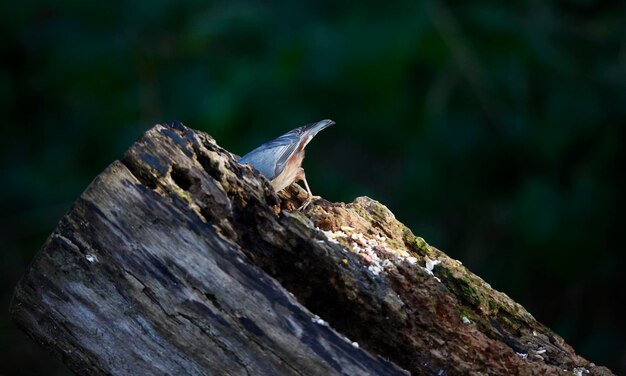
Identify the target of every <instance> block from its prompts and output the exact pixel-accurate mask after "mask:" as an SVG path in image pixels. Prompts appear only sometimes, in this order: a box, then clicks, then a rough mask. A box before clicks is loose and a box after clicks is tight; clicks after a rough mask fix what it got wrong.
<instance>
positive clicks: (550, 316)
mask: <svg viewBox="0 0 626 376" xmlns="http://www.w3.org/2000/svg"><path fill="white" fill-rule="evenodd" d="M383 3H385V2H377V1H361V2H352V3H343V4H339V3H336V2H335V1H315V2H293V3H292V2H289V1H284V2H252V1H250V2H244V1H220V2H217V1H212V2H211V1H209V2H206V1H189V2H184V3H179V2H174V1H162V0H153V1H129V2H125V3H120V2H94V3H93V4H92V3H91V2H77V1H67V0H61V1H56V2H55V3H54V4H46V3H44V2H37V1H19V2H17V1H15V2H9V1H3V2H1V3H0V4H1V5H0V30H1V33H2V34H1V39H0V52H1V54H2V59H1V60H0V67H1V69H0V113H1V114H2V137H0V143H1V155H0V172H1V176H2V181H1V184H0V197H1V201H0V203H1V207H0V218H1V223H0V231H1V236H2V243H1V251H0V287H1V289H0V374H6V375H68V374H70V372H69V371H67V369H65V368H64V367H63V366H62V365H61V364H60V363H59V362H58V361H56V360H54V359H52V358H51V357H50V356H49V355H47V353H46V352H45V351H44V350H42V349H40V348H39V347H38V346H37V345H35V344H34V343H33V342H32V341H30V340H29V339H28V338H27V337H26V336H25V335H23V334H22V333H21V332H20V331H19V330H18V329H17V328H16V327H15V326H14V325H13V324H12V323H11V321H10V319H9V317H8V312H7V307H8V304H9V301H10V297H11V293H12V289H13V287H14V285H15V284H16V282H17V280H18V279H19V277H20V275H21V274H22V273H23V271H24V270H25V268H26V267H27V265H28V262H29V260H30V259H31V258H32V256H33V255H34V253H35V252H36V251H37V250H38V248H39V247H40V246H41V245H42V243H43V242H44V240H45V238H46V237H47V235H48V234H50V232H51V231H52V230H53V229H54V226H55V224H56V222H57V221H58V220H59V218H60V217H61V216H62V215H63V213H64V212H65V211H66V210H67V209H68V208H69V206H70V204H71V203H72V202H73V201H74V200H75V199H76V198H77V197H78V195H79V194H80V193H81V191H82V190H83V189H84V188H85V187H86V186H87V185H88V184H89V182H90V181H91V180H92V179H93V178H94V177H95V176H96V175H97V174H98V173H99V172H100V171H102V170H103V169H104V168H105V167H106V166H107V165H108V164H109V163H110V162H112V161H113V160H115V159H117V158H119V157H120V156H121V154H122V153H123V151H124V150H126V148H128V147H129V146H130V145H131V143H132V142H133V141H134V140H136V139H137V138H138V137H139V136H140V135H141V134H142V133H143V132H144V131H145V130H147V129H148V128H150V127H151V126H152V125H153V124H155V123H157V122H166V121H172V120H180V121H182V122H184V123H185V124H186V125H188V126H190V127H193V128H197V129H201V130H204V131H206V132H208V133H210V134H211V135H213V136H214V137H215V138H216V140H217V141H218V143H219V144H220V145H222V146H224V147H226V148H227V149H229V150H230V151H232V152H234V153H237V154H244V153H246V152H247V151H249V150H251V149H252V148H253V147H255V146H257V145H259V144H261V143H262V142H265V141H267V140H269V139H271V138H274V137H275V136H278V135H280V134H282V133H284V132H286V131H288V130H290V129H292V128H295V127H297V126H300V125H303V124H305V123H308V122H311V121H315V120H320V119H323V118H331V119H334V120H335V121H336V122H337V125H336V126H334V127H332V128H329V129H327V130H325V131H323V132H322V133H320V134H319V135H318V137H317V138H316V139H315V140H314V141H313V142H312V143H311V144H310V145H309V147H308V148H307V150H308V153H307V155H308V157H307V159H306V160H305V163H304V165H305V168H306V170H307V176H308V180H309V183H310V185H311V187H312V190H313V192H314V193H316V194H320V195H322V196H323V197H325V198H327V199H330V200H333V201H351V200H352V199H354V198H355V197H357V196H360V195H368V196H371V197H373V198H375V199H377V200H379V201H381V202H383V203H384V204H386V205H387V206H388V207H389V208H390V209H391V210H392V211H394V212H395V213H396V216H397V217H398V218H399V219H400V220H401V221H403V222H404V223H406V224H407V225H408V226H409V227H411V228H412V229H413V232H414V233H415V234H417V235H420V236H422V237H424V238H425V239H426V240H427V241H428V242H429V243H430V244H432V245H434V246H436V247H438V248H440V249H442V250H444V251H446V252H447V253H448V254H450V255H451V256H452V257H455V258H457V259H460V260H461V261H463V263H464V264H465V265H466V266H468V267H469V268H470V269H471V270H472V271H474V272H475V273H477V274H478V275H480V276H482V277H483V278H484V279H485V280H486V281H487V282H489V283H490V284H491V285H492V286H493V287H494V288H496V289H499V290H501V291H504V292H506V293H507V294H508V295H510V296H511V297H512V298H514V299H515V300H517V301H518V302H520V303H521V304H523V305H524V306H525V307H526V308H527V309H528V310H529V311H530V312H531V313H532V314H533V315H535V317H536V318H537V319H538V320H540V321H541V322H543V323H545V324H546V325H548V326H550V327H551V328H553V329H554V330H556V332H558V333H559V334H560V335H562V336H563V337H564V338H565V339H566V340H567V341H568V342H569V343H570V344H572V345H573V346H574V348H576V349H577V351H578V352H579V353H580V354H582V355H583V356H585V357H587V358H589V359H590V360H592V361H594V362H596V363H599V364H603V365H606V366H609V367H610V368H611V369H612V370H613V371H614V372H617V373H626V340H625V333H626V315H625V314H624V311H622V310H620V308H621V307H623V303H625V297H626V293H625V292H624V290H625V288H626V283H625V282H626V277H625V274H624V266H625V264H626V263H625V255H624V243H625V240H626V239H625V237H624V220H623V218H624V212H625V207H624V206H625V205H624V200H622V199H621V196H622V194H624V193H625V192H626V190H625V186H624V179H623V176H624V173H625V171H624V168H625V166H626V164H625V159H626V155H625V152H624V141H623V140H624V139H625V138H626V137H625V135H624V133H625V132H624V127H625V126H626V6H625V5H624V2H617V1H616V2H602V3H600V2H594V1H587V0H578V1H539V0H536V1H527V2H516V1H445V2H443V1H434V0H433V1H426V2H419V1H415V0H409V1H405V2H394V3H389V2H387V3H386V4H384V5H383ZM357 4H358V5H357Z"/></svg>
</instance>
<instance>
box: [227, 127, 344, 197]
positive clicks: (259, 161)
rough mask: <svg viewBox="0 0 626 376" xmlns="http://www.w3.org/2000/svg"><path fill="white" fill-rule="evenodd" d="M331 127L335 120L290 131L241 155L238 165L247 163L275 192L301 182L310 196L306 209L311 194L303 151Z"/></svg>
mask: <svg viewBox="0 0 626 376" xmlns="http://www.w3.org/2000/svg"><path fill="white" fill-rule="evenodd" d="M333 124H335V122H334V121H332V120H328V119H327V120H322V121H318V122H317V123H312V124H307V125H305V126H302V127H299V128H296V129H293V130H291V131H289V132H287V133H285V134H284V135H282V136H280V137H278V138H276V139H274V140H272V141H269V142H266V143H265V144H263V145H261V146H259V147H258V148H256V149H254V150H252V151H251V152H249V153H248V154H246V155H244V156H243V157H241V159H239V163H240V164H249V165H250V166H252V167H254V169H256V170H257V171H259V172H260V173H262V174H263V175H264V176H265V177H266V178H267V179H268V180H269V181H270V183H271V184H272V187H273V188H274V190H275V191H276V192H279V191H281V190H283V189H284V188H286V187H288V186H289V185H291V184H292V183H293V182H295V181H297V180H302V181H303V182H304V185H305V187H306V190H307V192H308V194H309V199H308V200H307V202H305V203H304V205H303V206H302V207H306V206H307V205H308V204H309V203H310V201H311V199H312V197H313V194H312V193H311V190H310V189H309V184H308V183H307V181H306V177H305V175H304V170H303V169H302V167H301V165H302V160H303V159H304V148H305V146H306V145H307V144H308V143H309V142H310V141H311V139H312V138H313V137H315V135H316V134H317V133H318V132H319V131H321V130H322V129H324V128H327V127H329V126H331V125H333Z"/></svg>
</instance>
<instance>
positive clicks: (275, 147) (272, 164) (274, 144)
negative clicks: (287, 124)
mask: <svg viewBox="0 0 626 376" xmlns="http://www.w3.org/2000/svg"><path fill="white" fill-rule="evenodd" d="M299 141H300V137H299V136H298V135H297V134H293V133H291V132H289V133H287V134H284V135H282V136H280V137H278V138H277V139H274V140H272V141H269V142H267V143H265V144H263V145H261V146H259V147H258V148H256V149H254V150H252V151H251V152H249V153H248V154H246V155H244V156H243V157H241V159H240V160H239V163H240V164H249V165H251V166H252V167H254V168H255V169H256V170H258V171H259V172H261V173H262V174H263V175H265V177H266V178H268V179H269V180H272V179H274V178H275V177H276V176H278V175H279V174H280V173H281V172H282V170H283V168H285V165H286V164H287V162H288V161H289V158H291V156H292V155H293V153H295V152H296V149H297V147H298V144H299Z"/></svg>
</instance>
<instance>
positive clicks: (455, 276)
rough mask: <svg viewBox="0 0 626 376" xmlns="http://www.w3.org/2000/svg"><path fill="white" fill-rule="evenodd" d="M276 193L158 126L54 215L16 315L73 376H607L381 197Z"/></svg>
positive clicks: (180, 129)
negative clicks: (308, 198)
mask: <svg viewBox="0 0 626 376" xmlns="http://www.w3.org/2000/svg"><path fill="white" fill-rule="evenodd" d="M304 197H305V195H304V191H303V190H302V189H300V188H299V187H298V186H296V185H293V186H292V187H290V188H288V189H287V190H286V191H284V192H282V193H281V194H280V195H277V194H276V193H275V192H274V191H273V190H272V188H271V186H270V185H269V182H268V181H267V180H266V179H264V178H263V177H262V176H260V175H259V174H258V173H257V172H255V171H253V170H252V169H251V168H249V167H247V166H240V165H239V164H237V162H236V157H235V156H233V155H232V154H230V153H228V152H227V151H226V150H224V149H222V148H220V147H219V146H218V145H217V144H216V143H215V141H214V140H213V139H212V138H211V137H210V136H208V135H206V134H204V133H202V132H198V131H194V130H191V129H189V128H186V127H184V126H182V125H180V124H177V125H173V126H162V125H157V126H155V127H154V128H152V129H151V130H149V131H148V132H146V134H145V135H144V136H143V137H142V138H141V139H140V140H139V141H138V142H136V143H135V144H134V145H133V146H132V147H131V148H130V149H129V150H128V151H127V152H126V154H125V155H124V157H123V158H122V160H121V161H116V162H114V163H113V164H111V165H110V166H109V167H108V168H107V169H106V170H105V171H104V172H103V173H101V174H100V175H99V176H98V177H97V178H96V179H95V180H94V181H93V182H92V183H91V185H90V186H89V187H88V188H87V190H86V191H85V192H84V193H83V194H82V195H81V197H80V198H79V199H78V200H77V201H76V203H75V204H74V205H73V207H72V208H71V209H70V211H69V212H68V213H67V214H66V215H65V216H64V217H63V218H62V219H61V221H60V222H59V224H58V227H57V228H56V230H55V231H54V232H53V234H52V235H51V236H50V238H49V239H48V240H47V242H46V243H45V245H44V246H43V248H42V249H41V250H40V251H39V253H38V254H37V255H36V257H35V259H34V260H33V262H32V265H31V266H30V268H29V270H28V271H27V273H26V274H25V276H24V277H23V278H22V280H21V281H20V283H19V285H18V286H17V288H16V290H15V295H14V298H13V301H12V305H11V311H12V315H13V317H14V319H15V320H16V321H17V322H18V324H19V325H20V326H21V327H22V328H23V329H24V330H25V331H26V332H27V333H28V334H29V335H30V336H31V337H32V338H33V339H34V340H35V341H37V342H38V343H41V344H42V345H44V346H46V347H47V348H49V349H50V350H51V351H52V352H54V353H55V354H57V355H58V356H59V357H61V358H62V359H63V361H64V362H65V363H66V364H67V365H68V366H69V367H70V368H71V369H72V370H73V371H74V372H76V373H77V374H79V375H143V374H171V375H211V374H216V375H222V374H229V375H335V374H337V375H340V374H342V375H402V374H414V375H421V374H425V375H456V374H474V375H479V374H483V375H484V374H489V375H511V374H519V375H535V374H536V375H568V374H569V375H571V374H580V375H584V374H591V375H610V374H611V372H610V371H609V370H608V369H607V368H604V367H599V366H595V365H594V364H592V363H589V362H588V361H587V360H585V359H583V358H582V357H580V356H578V355H576V353H575V352H574V350H573V349H572V348H571V347H570V346H569V345H567V344H566V343H565V342H564V341H563V339H562V338H560V337H559V336H558V335H556V334H555V333H553V332H552V331H551V330H550V329H548V328H547V327H545V326H543V325H541V324H540V323H538V322H537V321H536V320H535V319H534V318H533V317H532V316H531V315H530V314H529V313H528V312H527V311H526V310H524V308H523V307H521V306H520V305H519V304H517V303H515V302H514V301H512V300H511V299H510V298H508V297H507V296H506V295H505V294H503V293H500V292H497V291H495V290H493V289H492V288H491V287H490V286H489V285H488V284H486V283H485V282H484V281H483V280H482V279H480V278H479V277H477V276H476V275H474V274H472V273H471V272H469V271H468V270H467V269H466V268H465V267H463V266H462V265H461V263H460V262H458V261H456V260H453V259H451V258H449V257H448V256H446V255H445V254H444V253H443V252H441V251H439V250H437V249H436V248H434V247H432V246H429V245H428V244H427V243H426V242H425V241H424V240H423V239H422V238H419V237H416V236H414V235H413V234H412V233H411V231H410V230H409V229H408V228H406V227H405V226H404V225H402V224H401V223H399V222H398V221H397V220H396V219H395V218H394V216H393V214H392V213H391V212H390V211H389V210H388V209H387V208H386V207H384V206H383V205H381V204H380V203H378V202H376V201H374V200H371V199H369V198H367V197H360V198H358V199H356V200H355V201H354V202H352V203H349V204H344V203H330V202H327V201H325V200H318V201H316V202H314V203H313V204H312V205H310V206H309V207H308V208H307V210H305V211H304V212H300V211H297V210H294V209H295V208H297V207H298V205H299V204H300V203H301V202H302V200H303V199H304Z"/></svg>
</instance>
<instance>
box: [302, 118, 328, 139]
mask: <svg viewBox="0 0 626 376" xmlns="http://www.w3.org/2000/svg"><path fill="white" fill-rule="evenodd" d="M333 124H335V122H334V121H332V120H329V119H326V120H322V121H318V122H317V123H312V124H309V125H307V126H306V128H305V129H304V133H305V134H306V135H307V136H309V137H311V138H313V137H314V136H315V135H316V134H317V133H318V132H319V131H321V130H322V129H324V128H328V127H330V126H331V125H333Z"/></svg>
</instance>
